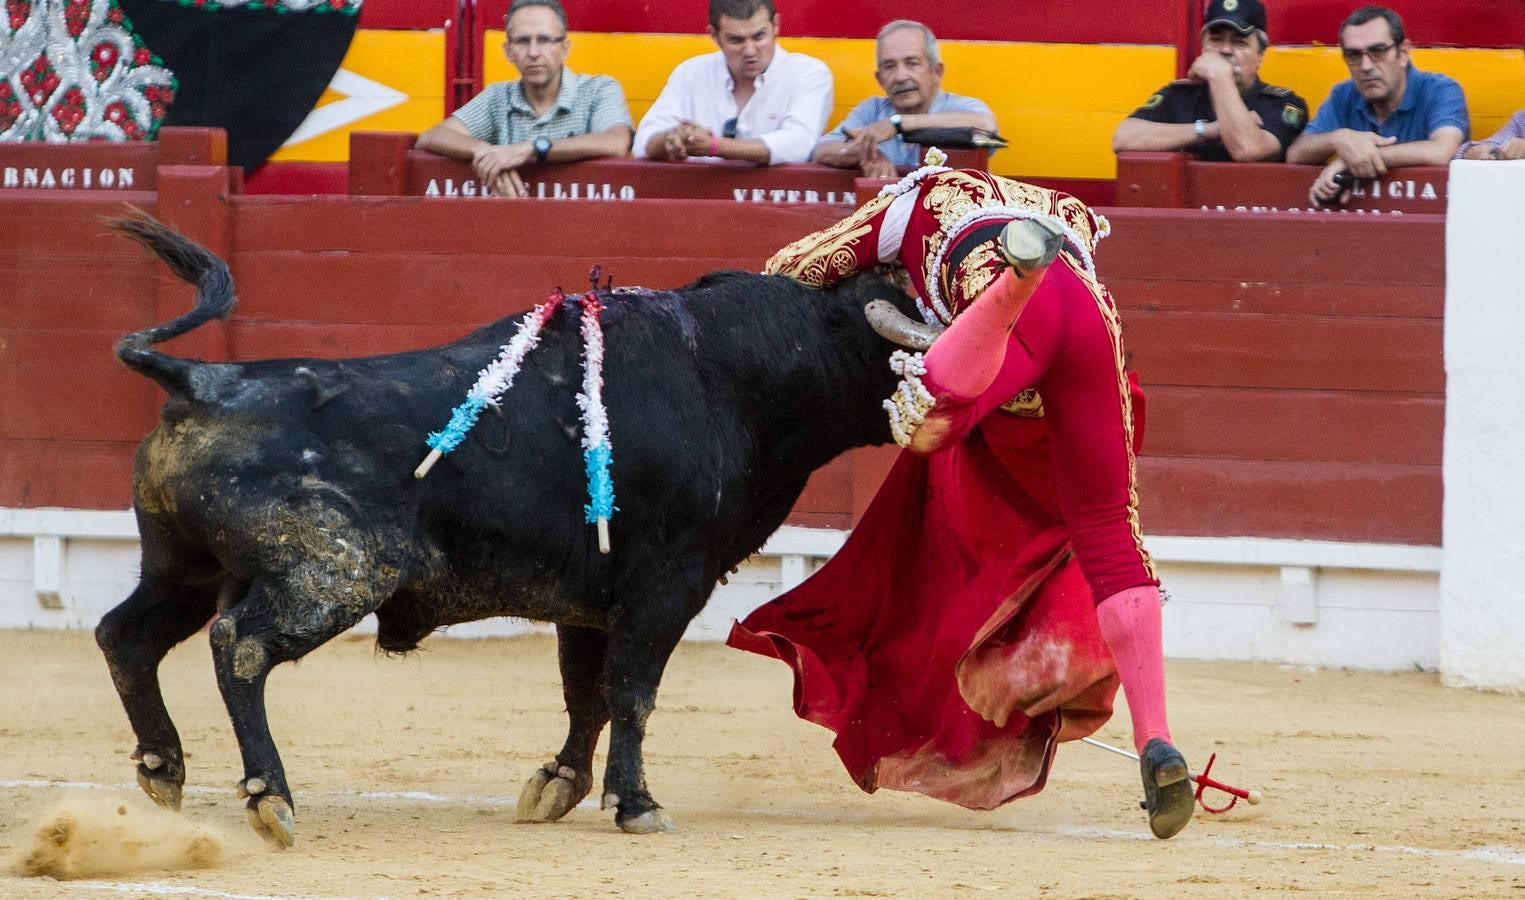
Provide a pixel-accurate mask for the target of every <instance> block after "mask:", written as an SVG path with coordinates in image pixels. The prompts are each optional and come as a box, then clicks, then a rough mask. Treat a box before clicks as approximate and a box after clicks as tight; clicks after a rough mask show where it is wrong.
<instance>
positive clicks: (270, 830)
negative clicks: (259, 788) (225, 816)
mask: <svg viewBox="0 0 1525 900" xmlns="http://www.w3.org/2000/svg"><path fill="white" fill-rule="evenodd" d="M244 817H245V818H247V819H248V820H249V827H250V828H253V829H254V831H255V833H256V834H258V835H259V836H260V837H262V838H264V839H265V840H266V841H267V842H269V843H270V845H271V846H273V847H278V848H280V849H282V850H284V849H286V848H287V847H290V846H291V845H292V844H294V843H296V840H297V823H296V816H295V815H293V814H292V812H291V804H290V803H287V802H286V798H284V797H278V796H276V795H275V794H267V795H265V796H263V797H260V798H259V799H258V800H250V801H249V805H248V806H245V807H244Z"/></svg>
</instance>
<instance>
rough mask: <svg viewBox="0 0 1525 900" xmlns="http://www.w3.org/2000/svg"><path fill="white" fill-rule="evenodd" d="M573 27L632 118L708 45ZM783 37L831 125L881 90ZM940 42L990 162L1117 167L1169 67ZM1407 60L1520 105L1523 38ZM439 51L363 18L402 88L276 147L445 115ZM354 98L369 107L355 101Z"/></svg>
mask: <svg viewBox="0 0 1525 900" xmlns="http://www.w3.org/2000/svg"><path fill="white" fill-rule="evenodd" d="M571 38H572V47H571V52H570V54H569V56H568V59H567V62H568V65H570V66H571V67H572V68H573V69H574V70H575V71H578V72H584V73H589V74H608V75H613V76H614V77H616V78H618V79H619V81H620V84H621V85H622V86H623V87H624V90H625V96H626V98H627V99H628V100H629V102H630V112H631V115H633V116H634V117H635V119H636V121H637V122H639V121H640V117H641V116H642V115H644V114H645V112H646V110H647V109H649V108H650V106H651V104H652V102H653V101H655V100H656V97H657V94H659V93H660V92H661V90H662V87H663V85H665V84H666V83H667V76H668V75H669V74H670V73H671V72H672V69H673V67H674V66H676V65H677V64H678V63H680V62H682V61H683V60H685V59H688V58H689V57H691V56H697V55H699V54H702V53H709V52H712V51H713V50H714V49H715V45H714V43H713V42H712V41H711V40H710V39H709V38H708V37H706V36H704V35H677V34H617V33H604V32H574V33H573V34H572V35H571ZM782 44H783V45H784V46H785V47H786V48H788V49H789V50H791V51H797V52H800V53H806V54H809V55H811V56H814V57H816V58H818V59H820V60H821V61H823V62H825V63H826V64H827V65H828V66H829V67H830V68H831V70H832V73H833V75H834V76H835V79H836V103H835V108H834V109H833V111H832V118H831V122H830V123H829V125H828V127H834V126H835V125H836V124H837V123H838V122H840V121H841V120H842V119H843V117H845V116H846V115H847V113H848V111H849V110H851V109H852V107H853V106H855V105H856V104H857V103H858V102H859V101H861V100H862V99H863V98H864V97H868V96H871V95H876V94H878V93H880V88H879V85H878V84H877V83H876V82H875V81H874V77H873V65H874V42H873V41H872V40H867V39H846V38H784V39H783V40H782ZM939 47H940V49H941V51H942V55H943V61H944V62H945V63H946V64H947V75H946V77H945V78H944V82H943V84H944V87H945V88H946V89H947V90H949V91H953V92H955V93H960V94H968V95H970V96H975V97H979V98H980V99H982V100H984V101H985V102H986V103H988V104H990V107H991V109H992V110H994V111H995V114H996V120H997V122H998V123H999V124H1000V129H1001V133H1002V134H1004V135H1005V136H1006V137H1007V139H1008V140H1010V141H1011V146H1010V147H1008V148H1007V149H1005V150H1002V151H1001V152H999V153H997V154H995V156H994V157H993V158H992V160H991V168H992V169H993V170H994V171H996V172H998V173H1001V174H1005V175H1019V176H1022V175H1026V176H1035V177H1050V178H1111V177H1113V176H1114V175H1115V173H1116V159H1115V158H1114V157H1113V155H1112V131H1113V129H1114V128H1116V127H1117V123H1118V122H1120V121H1122V119H1123V117H1125V116H1126V115H1127V114H1128V113H1130V112H1132V111H1133V110H1134V109H1136V108H1137V107H1138V106H1139V104H1141V103H1142V102H1143V101H1144V100H1145V99H1147V98H1148V97H1149V95H1150V94H1152V93H1153V92H1154V91H1155V90H1157V89H1158V88H1159V87H1160V86H1161V85H1163V84H1165V83H1167V82H1169V81H1170V79H1171V78H1172V77H1173V76H1174V72H1175V51H1174V48H1171V47H1162V46H1147V45H1111V44H1035V43H1009V42H984V41H941V42H939ZM482 52H483V77H484V80H485V81H487V82H493V81H504V80H508V79H512V78H515V77H517V73H516V72H515V71H514V68H513V67H512V66H511V65H510V64H509V63H508V61H507V59H505V58H504V55H503V32H502V31H488V32H486V34H485V36H484V39H483V47H482ZM1414 62H1415V64H1416V65H1417V66H1419V67H1420V68H1421V69H1428V70H1431V71H1437V72H1445V73H1446V74H1448V75H1451V76H1452V77H1454V78H1456V79H1457V80H1458V81H1460V82H1461V84H1462V87H1463V89H1465V90H1466V92H1467V100H1468V104H1469V106H1470V108H1471V112H1472V129H1473V133H1474V136H1478V137H1486V136H1487V135H1489V134H1492V133H1493V132H1494V131H1496V130H1497V129H1498V128H1499V127H1501V126H1502V125H1503V124H1504V122H1506V121H1507V120H1508V118H1509V117H1510V116H1511V115H1512V114H1513V113H1514V112H1515V111H1516V110H1518V109H1520V108H1522V107H1525V66H1522V65H1521V56H1520V51H1518V50H1478V49H1419V50H1415V51H1414ZM444 65H445V40H444V35H443V34H442V33H440V32H438V31H429V32H421V31H380V30H371V29H365V30H361V31H359V32H357V33H356V35H355V41H354V43H353V44H352V45H351V46H350V51H349V54H348V55H347V56H346V57H345V59H344V64H343V66H342V67H341V74H342V73H343V72H349V73H352V74H353V75H356V76H359V77H361V78H363V79H365V80H368V81H371V82H375V83H376V84H379V85H381V86H383V88H385V90H380V89H376V90H372V91H371V92H370V96H369V99H370V100H371V102H372V103H373V105H376V106H379V105H380V104H381V103H383V102H385V100H386V98H387V96H389V95H388V94H387V92H388V91H390V92H396V93H400V94H403V95H405V96H404V97H403V98H402V99H401V100H397V99H396V98H395V97H394V98H392V99H393V100H394V102H393V104H392V105H390V106H387V107H386V108H385V109H381V110H380V111H378V112H375V113H370V114H366V115H363V116H361V117H359V118H355V119H351V120H345V121H342V122H341V124H338V125H335V126H334V127H332V128H330V129H328V130H327V131H324V132H323V133H321V134H317V135H315V136H313V137H311V138H310V139H307V140H304V141H302V142H301V143H297V144H294V145H292V146H288V147H284V148H282V149H281V150H280V151H279V152H277V153H276V154H275V156H274V157H272V158H273V159H277V160H315V161H329V160H343V159H346V158H347V157H348V152H349V143H348V142H349V132H350V131H351V130H354V129H392V130H402V131H423V130H424V129H426V128H428V127H429V126H431V125H433V124H434V123H436V122H438V121H439V120H440V119H441V118H443V117H444V98H443V96H442V92H443V88H444V77H445V73H444ZM1261 76H1262V77H1263V78H1264V79H1265V80H1266V81H1268V82H1270V83H1272V84H1279V85H1282V86H1284V87H1288V88H1291V89H1292V90H1294V91H1296V92H1297V93H1299V94H1301V95H1302V96H1303V97H1304V99H1306V100H1307V101H1308V104H1309V106H1310V111H1316V110H1317V109H1318V105H1319V104H1320V103H1322V102H1323V100H1324V98H1326V97H1327V96H1328V95H1329V90H1330V88H1332V87H1333V85H1334V84H1335V83H1337V82H1339V81H1342V80H1344V79H1345V78H1347V77H1349V71H1348V70H1347V69H1346V68H1345V65H1344V63H1343V62H1342V61H1341V60H1340V56H1339V51H1338V49H1337V48H1334V47H1277V46H1273V47H1272V48H1271V49H1270V51H1269V52H1268V53H1267V55H1266V62H1265V65H1264V67H1263V68H1262V70H1261ZM357 85H358V86H357ZM351 88H352V89H353V90H356V91H358V94H354V93H351V94H346V93H344V92H341V91H335V90H332V89H331V90H330V91H328V92H326V93H325V96H324V99H323V100H322V101H320V103H319V107H318V109H317V110H315V115H316V114H318V113H320V112H322V110H324V109H325V108H328V107H335V106H337V105H339V104H342V103H344V102H345V101H346V100H348V99H350V98H351V97H354V96H359V97H361V98H364V97H365V96H366V89H365V86H364V85H363V84H358V83H353V82H352V83H351ZM350 107H351V111H352V112H355V111H358V112H364V107H363V106H359V105H357V104H350ZM343 112H344V110H343V109H342V108H341V109H337V110H336V109H330V110H329V118H330V119H333V120H335V121H340V120H344V119H345V115H344V114H343ZM336 113H337V114H336Z"/></svg>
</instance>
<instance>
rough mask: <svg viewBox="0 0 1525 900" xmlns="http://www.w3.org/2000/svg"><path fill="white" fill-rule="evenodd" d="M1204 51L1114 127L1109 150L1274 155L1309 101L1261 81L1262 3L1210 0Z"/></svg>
mask: <svg viewBox="0 0 1525 900" xmlns="http://www.w3.org/2000/svg"><path fill="white" fill-rule="evenodd" d="M1204 18H1205V22H1204V24H1203V25H1202V53H1201V55H1200V56H1198V57H1197V58H1196V60H1195V61H1194V62H1193V63H1192V64H1191V69H1190V70H1189V71H1187V73H1186V77H1185V78H1183V79H1181V80H1180V81H1176V82H1172V83H1171V84H1168V85H1166V86H1165V87H1163V88H1161V89H1160V90H1159V91H1158V92H1157V93H1155V94H1154V95H1153V96H1151V97H1150V98H1149V99H1148V100H1146V101H1144V105H1143V106H1140V107H1139V108H1138V109H1137V110H1135V111H1134V113H1133V114H1132V115H1131V116H1129V117H1128V118H1126V119H1124V120H1123V121H1122V124H1120V125H1118V126H1117V131H1116V133H1115V134H1113V136H1112V149H1113V151H1114V152H1117V153H1122V152H1125V151H1129V150H1163V151H1175V150H1184V151H1186V152H1188V153H1191V154H1194V155H1195V156H1196V157H1197V158H1198V159H1203V160H1208V161H1210V162H1230V161H1239V162H1253V161H1280V160H1281V158H1282V154H1284V153H1285V152H1286V149H1287V146H1288V145H1290V144H1291V143H1292V141H1293V139H1294V138H1296V137H1297V135H1298V133H1299V132H1301V131H1302V130H1303V126H1304V125H1306V124H1307V123H1308V104H1307V102H1306V101H1304V100H1303V98H1301V97H1299V96H1297V95H1296V94H1294V93H1292V92H1291V91H1289V90H1287V89H1286V88H1283V87H1275V86H1273V85H1269V84H1266V83H1265V82H1263V81H1261V80H1260V64H1261V62H1262V61H1264V60H1265V54H1266V47H1267V46H1268V45H1269V44H1270V40H1269V38H1268V37H1267V36H1266V8H1265V6H1263V5H1262V4H1261V3H1260V0H1213V2H1212V3H1211V4H1209V5H1208V7H1207V15H1206V16H1205V17H1204Z"/></svg>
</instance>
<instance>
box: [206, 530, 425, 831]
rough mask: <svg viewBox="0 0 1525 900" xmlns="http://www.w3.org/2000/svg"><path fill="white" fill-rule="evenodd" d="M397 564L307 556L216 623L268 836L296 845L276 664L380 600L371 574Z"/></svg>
mask: <svg viewBox="0 0 1525 900" xmlns="http://www.w3.org/2000/svg"><path fill="white" fill-rule="evenodd" d="M388 571H390V573H391V579H392V580H393V581H395V575H396V570H395V569H392V570H388V569H386V568H385V567H381V566H375V567H371V568H367V569H359V568H353V569H351V568H347V567H343V566H340V565H339V563H338V561H337V559H335V558H324V559H322V560H317V561H308V562H303V563H302V564H301V565H300V566H299V567H298V568H297V570H296V571H294V572H292V573H289V574H288V575H287V576H285V577H284V578H282V579H280V580H279V581H277V580H276V579H274V578H271V577H268V576H266V577H261V578H259V579H256V580H255V581H254V583H253V585H252V586H251V588H250V590H249V593H248V595H247V596H246V597H245V598H244V600H243V601H242V602H241V603H239V604H238V605H237V606H235V607H233V608H232V609H231V610H229V611H227V612H225V613H223V614H222V615H220V616H218V617H217V621H216V622H214V623H213V624H212V629H211V640H212V659H213V662H214V664H215V666H216V668H217V686H218V688H219V689H220V690H221V691H222V699H223V703H224V704H226V705H227V708H228V715H229V716H230V717H231V718H232V720H233V731H234V733H235V734H236V735H237V737H238V750H239V753H240V754H241V755H242V757H243V763H244V778H243V780H242V781H241V782H239V786H238V793H239V796H240V797H245V798H247V804H246V807H245V812H246V814H247V816H248V819H249V825H250V826H251V827H252V828H253V829H254V830H255V831H256V832H258V833H259V834H260V836H261V837H263V838H265V839H266V840H267V841H269V842H271V843H272V844H275V845H277V846H281V847H289V846H291V844H292V843H293V842H294V841H295V840H296V818H295V815H294V813H293V810H294V806H293V804H292V800H291V788H290V786H289V785H288V784H287V782H286V770H285V768H284V767H283V766H282V765H281V756H280V753H279V752H278V751H277V750H276V748H275V741H274V740H273V739H272V738H271V736H270V725H269V722H268V721H267V719H266V717H265V680H266V678H268V677H269V675H270V670H271V669H273V668H275V666H276V665H278V664H279V663H283V662H288V661H291V660H296V659H301V658H302V657H303V656H306V655H307V654H308V653H309V652H311V651H312V650H314V649H316V648H317V647H319V646H321V645H322V644H324V643H325V642H327V641H328V640H329V639H330V638H332V637H334V636H336V635H338V634H340V633H341V632H343V631H345V630H346V629H348V628H350V627H351V626H353V625H354V624H355V623H356V622H359V621H360V619H361V618H362V617H363V616H365V614H366V613H368V612H371V611H373V610H374V608H375V607H377V606H380V601H379V600H375V599H374V597H375V595H376V590H377V588H378V585H377V584H375V583H369V582H366V581H365V580H364V579H365V578H366V577H367V576H372V577H373V578H378V579H379V578H382V577H385V576H384V575H383V574H380V573H385V572H388Z"/></svg>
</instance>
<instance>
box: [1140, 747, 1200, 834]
mask: <svg viewBox="0 0 1525 900" xmlns="http://www.w3.org/2000/svg"><path fill="white" fill-rule="evenodd" d="M1138 764H1139V769H1140V770H1141V772H1142V773H1143V776H1144V809H1145V811H1147V812H1148V813H1149V830H1150V831H1152V832H1154V836H1155V837H1157V838H1159V839H1161V840H1164V839H1165V838H1168V837H1172V836H1174V835H1175V834H1176V832H1178V831H1180V830H1181V829H1182V828H1185V827H1186V823H1187V822H1190V821H1191V813H1192V809H1193V808H1195V806H1196V803H1197V801H1196V795H1195V792H1194V791H1193V790H1192V789H1191V775H1190V773H1189V772H1187V771H1186V759H1185V757H1183V756H1181V751H1179V750H1177V749H1176V748H1174V747H1172V746H1170V745H1169V744H1167V743H1165V742H1164V741H1162V740H1160V739H1159V738H1155V739H1154V740H1151V741H1150V742H1149V743H1147V744H1145V745H1144V752H1143V754H1142V755H1141V756H1140V757H1139V761H1138Z"/></svg>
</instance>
